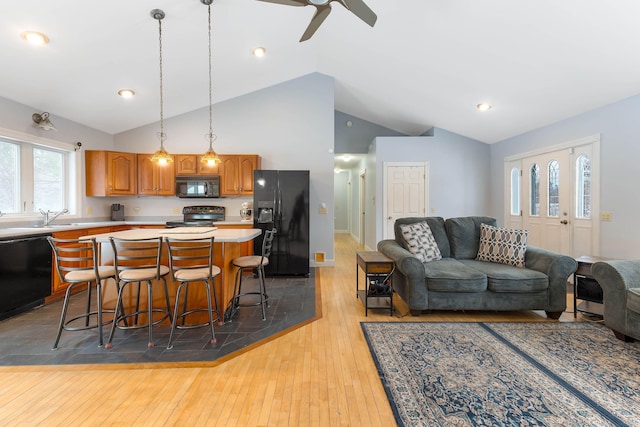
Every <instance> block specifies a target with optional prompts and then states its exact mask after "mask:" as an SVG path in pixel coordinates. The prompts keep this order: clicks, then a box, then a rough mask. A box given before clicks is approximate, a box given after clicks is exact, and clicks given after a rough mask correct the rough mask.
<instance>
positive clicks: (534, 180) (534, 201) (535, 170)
mask: <svg viewBox="0 0 640 427" xmlns="http://www.w3.org/2000/svg"><path fill="white" fill-rule="evenodd" d="M529 174H530V176H531V179H530V182H531V188H530V191H529V194H530V195H531V200H530V203H529V205H530V207H529V214H530V215H532V216H539V215H540V166H538V164H537V163H534V164H533V165H531V170H530V171H529Z"/></svg>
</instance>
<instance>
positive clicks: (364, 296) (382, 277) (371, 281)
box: [356, 251, 395, 316]
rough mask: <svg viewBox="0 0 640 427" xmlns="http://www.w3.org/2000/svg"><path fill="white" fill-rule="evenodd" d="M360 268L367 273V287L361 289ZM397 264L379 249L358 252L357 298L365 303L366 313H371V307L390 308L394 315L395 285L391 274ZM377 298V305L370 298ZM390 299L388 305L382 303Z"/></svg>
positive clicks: (390, 312)
mask: <svg viewBox="0 0 640 427" xmlns="http://www.w3.org/2000/svg"><path fill="white" fill-rule="evenodd" d="M360 269H362V271H363V272H364V274H365V289H359V284H360V278H359V272H360ZM394 270H395V264H394V262H393V260H392V259H391V258H388V257H387V256H386V255H383V254H381V253H380V252H377V251H363V252H356V298H360V300H361V301H362V302H363V303H364V315H365V316H368V315H369V313H368V312H369V309H370V308H385V309H386V308H388V309H389V315H390V316H393V285H392V282H391V275H392V274H393V271H394ZM370 299H374V300H376V302H375V304H376V305H375V306H372V305H369V300H370ZM387 300H388V305H382V304H383V303H384V302H386V301H387Z"/></svg>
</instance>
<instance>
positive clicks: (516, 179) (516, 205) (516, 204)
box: [511, 168, 520, 215]
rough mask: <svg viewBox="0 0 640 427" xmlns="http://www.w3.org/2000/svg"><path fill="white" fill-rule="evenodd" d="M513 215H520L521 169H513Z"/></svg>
mask: <svg viewBox="0 0 640 427" xmlns="http://www.w3.org/2000/svg"><path fill="white" fill-rule="evenodd" d="M511 215H520V169H518V168H513V169H511Z"/></svg>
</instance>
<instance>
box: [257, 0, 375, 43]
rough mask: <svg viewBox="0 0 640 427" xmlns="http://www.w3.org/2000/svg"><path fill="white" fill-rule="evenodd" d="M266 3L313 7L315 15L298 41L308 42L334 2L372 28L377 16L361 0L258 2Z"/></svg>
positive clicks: (277, 0) (269, 0)
mask: <svg viewBox="0 0 640 427" xmlns="http://www.w3.org/2000/svg"><path fill="white" fill-rule="evenodd" d="M260 1H265V2H268V3H278V4H284V5H287V6H315V7H316V9H317V10H316V14H315V15H313V18H311V23H309V26H308V27H307V29H306V30H305V32H304V34H303V35H302V37H301V38H300V41H301V42H303V41H305V40H309V39H310V38H311V36H313V34H314V33H315V32H316V30H317V29H318V27H320V24H322V23H323V22H324V20H325V19H327V16H329V13H331V2H332V1H335V2H338V3H340V4H341V5H343V6H344V7H345V8H346V9H347V10H350V11H351V12H353V14H354V15H356V16H357V17H358V18H360V19H362V20H363V21H364V22H366V23H367V24H369V25H370V26H372V27H373V25H374V24H375V23H376V19H378V16H377V15H376V14H375V13H374V12H373V11H372V10H371V9H369V6H367V5H366V4H365V3H364V1H363V0H260Z"/></svg>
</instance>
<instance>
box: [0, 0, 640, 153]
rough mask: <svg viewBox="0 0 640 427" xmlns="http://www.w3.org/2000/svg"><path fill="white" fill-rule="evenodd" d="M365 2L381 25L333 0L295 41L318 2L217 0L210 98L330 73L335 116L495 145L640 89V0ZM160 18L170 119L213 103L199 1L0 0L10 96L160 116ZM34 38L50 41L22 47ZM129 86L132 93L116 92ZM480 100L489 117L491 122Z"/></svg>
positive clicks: (3, 89) (132, 122)
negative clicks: (30, 34) (160, 13)
mask: <svg viewBox="0 0 640 427" xmlns="http://www.w3.org/2000/svg"><path fill="white" fill-rule="evenodd" d="M366 3H367V4H368V5H369V7H370V8H371V9H372V10H373V11H374V12H375V13H376V14H377V15H378V20H377V23H376V25H375V26H374V27H373V28H371V27H369V26H368V25H367V24H365V23H364V22H362V21H361V20H359V19H358V18H357V17H356V16H355V15H353V14H352V13H350V12H349V11H348V10H346V9H345V8H344V7H342V6H341V5H340V4H339V3H337V2H333V3H332V5H333V10H332V13H331V14H330V16H329V17H328V18H327V20H326V21H325V22H324V23H323V24H322V26H321V27H320V28H319V30H318V31H317V32H316V34H315V35H314V36H313V37H312V38H311V39H310V40H309V41H306V42H303V43H299V42H298V40H299V38H300V36H301V35H302V33H303V32H304V30H305V28H306V27H307V24H308V23H309V21H310V20H311V17H312V16H313V13H314V12H315V8H313V7H290V6H284V5H278V4H273V3H267V2H262V1H256V0H214V3H213V5H212V17H213V75H214V77H213V80H214V93H213V98H214V102H220V101H223V100H226V99H230V98H234V97H237V96H240V95H243V94H246V93H249V92H252V91H255V90H259V89H261V88H264V87H267V86H271V85H274V84H277V83H280V82H283V81H286V80H290V79H292V78H296V77H299V76H302V75H305V74H308V73H312V72H321V73H324V74H327V75H330V76H332V77H334V78H335V82H336V89H335V90H336V92H335V100H336V101H335V102H336V105H335V108H336V109H337V110H339V111H342V112H344V113H347V114H350V115H353V116H356V117H359V118H362V119H365V120H368V121H370V122H374V123H377V124H379V125H382V126H385V127H388V128H391V129H394V130H397V131H399V132H403V133H406V134H410V135H419V134H422V133H423V132H425V131H426V130H427V129H429V128H431V127H433V126H436V127H440V128H444V129H447V130H449V131H452V132H456V133H458V134H461V135H465V136H468V137H471V138H474V139H477V140H479V141H483V142H487V143H493V142H496V141H500V140H503V139H505V138H508V137H511V136H514V135H517V134H521V133H523V132H526V131H529V130H532V129H535V128H538V127H540V126H544V125H547V124H550V123H553V122H555V121H558V120H561V119H564V118H567V117H571V116H573V115H576V114H579V113H581V112H585V111H588V110H591V109H594V108H597V107H599V106H602V105H606V104H609V103H612V102H615V101H618V100H620V99H623V98H626V97H629V96H632V95H636V94H638V93H640V78H639V76H640V55H638V43H639V41H640V25H638V23H637V17H638V16H640V2H638V1H637V0H616V1H602V0H537V1H533V2H531V1H529V2H525V1H518V0H366ZM155 8H159V9H162V10H164V11H165V13H166V18H165V19H164V20H163V21H162V28H163V66H164V113H165V118H166V117H171V116H173V115H178V114H182V113H185V112H188V111H192V110H195V109H198V108H201V107H203V106H206V105H207V104H208V71H207V70H208V65H207V64H208V53H207V52H208V51H207V7H206V6H204V5H202V4H201V3H200V1H199V0H180V1H177V0H135V1H134V0H110V1H96V0H82V1H78V0H55V1H51V0H21V1H11V2H9V1H3V2H2V5H0V52H1V54H2V65H1V66H0V96H1V97H4V98H8V99H10V100H14V101H17V102H20V103H23V104H26V105H30V106H33V107H34V108H37V109H38V110H41V111H48V112H50V113H51V115H52V118H55V117H56V116H58V117H64V118H66V119H70V120H73V121H75V122H78V123H81V124H84V125H87V126H90V127H93V128H96V129H99V130H102V131H105V132H108V133H111V134H116V133H119V132H123V131H126V130H129V129H132V128H135V127H138V126H142V125H145V124H148V123H152V122H155V121H157V120H158V118H159V86H158V85H159V82H158V72H159V70H158V25H157V21H155V20H154V19H152V18H151V16H150V14H149V12H150V11H151V10H152V9H155ZM25 30H36V31H40V32H43V33H45V34H46V35H47V36H48V37H49V38H50V43H49V44H48V45H46V46H43V47H33V46H29V45H27V44H26V43H25V42H24V41H23V40H22V39H21V37H20V34H21V32H23V31H25ZM256 46H264V47H265V48H266V49H267V54H266V56H265V57H264V58H262V59H257V58H255V57H253V56H252V54H251V51H252V49H253V48H254V47H256ZM122 88H132V89H134V90H135V91H136V96H135V97H134V98H133V99H129V100H125V99H122V98H120V97H119V96H117V94H116V92H117V91H118V90H119V89H122ZM481 102H488V103H490V104H492V105H493V108H492V109H491V110H490V111H488V112H484V113H481V112H479V111H478V110H477V109H476V105H477V104H478V103H481ZM34 112H35V111H34ZM54 122H55V120H54Z"/></svg>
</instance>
